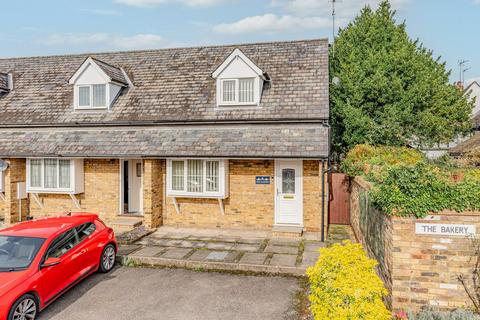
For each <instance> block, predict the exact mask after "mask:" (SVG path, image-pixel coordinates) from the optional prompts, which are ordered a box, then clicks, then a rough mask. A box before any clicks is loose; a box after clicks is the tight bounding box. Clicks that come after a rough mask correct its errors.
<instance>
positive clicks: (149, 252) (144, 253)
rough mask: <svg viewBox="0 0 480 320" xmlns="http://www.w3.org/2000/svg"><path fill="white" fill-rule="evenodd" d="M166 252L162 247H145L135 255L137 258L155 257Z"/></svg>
mask: <svg viewBox="0 0 480 320" xmlns="http://www.w3.org/2000/svg"><path fill="white" fill-rule="evenodd" d="M163 251H165V248H162V247H145V248H142V249H140V250H138V251H136V252H134V253H133V255H134V256H137V257H155V256H156V255H158V254H160V253H162V252H163Z"/></svg>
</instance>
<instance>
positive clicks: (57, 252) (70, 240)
mask: <svg viewBox="0 0 480 320" xmlns="http://www.w3.org/2000/svg"><path fill="white" fill-rule="evenodd" d="M77 244H78V237H77V231H76V230H75V228H73V229H70V230H68V231H66V232H64V233H62V234H61V235H60V236H58V238H57V239H55V240H54V241H53V243H52V244H51V245H50V248H49V249H48V251H47V255H46V258H47V259H48V258H60V257H61V256H63V255H64V254H65V253H67V252H68V251H70V250H72V249H73V248H74V247H75V246H76V245H77Z"/></svg>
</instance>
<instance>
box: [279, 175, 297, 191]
mask: <svg viewBox="0 0 480 320" xmlns="http://www.w3.org/2000/svg"><path fill="white" fill-rule="evenodd" d="M282 193H295V169H283V170H282Z"/></svg>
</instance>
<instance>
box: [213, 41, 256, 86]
mask: <svg viewBox="0 0 480 320" xmlns="http://www.w3.org/2000/svg"><path fill="white" fill-rule="evenodd" d="M235 64H236V65H237V67H240V68H241V66H242V65H243V66H245V67H248V68H249V70H251V71H252V72H254V73H255V74H256V75H257V76H260V77H263V74H264V72H263V71H262V69H260V68H259V67H257V65H256V64H255V63H254V62H253V61H252V60H250V58H248V57H247V56H246V55H245V54H244V53H243V52H242V50H240V49H238V48H237V49H235V50H234V51H233V52H232V53H231V54H230V55H229V56H228V57H227V59H225V61H223V63H222V64H221V65H220V66H219V67H218V68H217V69H216V70H215V71H214V72H213V73H212V77H213V78H214V79H216V78H218V77H219V76H220V75H221V74H222V73H223V72H225V71H226V70H227V69H228V68H229V67H232V65H235Z"/></svg>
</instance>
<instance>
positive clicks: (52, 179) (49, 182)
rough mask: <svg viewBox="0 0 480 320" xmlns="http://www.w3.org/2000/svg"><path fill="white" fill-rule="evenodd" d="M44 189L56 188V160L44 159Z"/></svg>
mask: <svg viewBox="0 0 480 320" xmlns="http://www.w3.org/2000/svg"><path fill="white" fill-rule="evenodd" d="M44 161H45V177H44V180H45V188H56V187H57V160H56V159H45V160H44Z"/></svg>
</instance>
